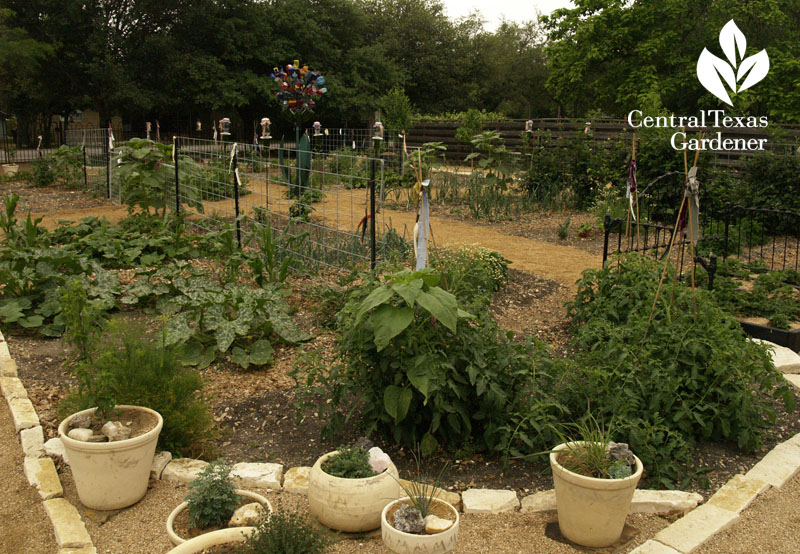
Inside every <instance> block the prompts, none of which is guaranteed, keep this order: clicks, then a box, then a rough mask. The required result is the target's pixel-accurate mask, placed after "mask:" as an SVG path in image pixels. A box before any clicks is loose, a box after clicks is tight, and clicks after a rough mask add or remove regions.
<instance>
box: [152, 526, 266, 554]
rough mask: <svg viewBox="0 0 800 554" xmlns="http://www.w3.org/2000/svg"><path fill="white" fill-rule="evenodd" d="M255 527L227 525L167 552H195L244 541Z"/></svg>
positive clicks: (179, 553) (177, 553) (180, 553)
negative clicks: (225, 527) (227, 526)
mask: <svg viewBox="0 0 800 554" xmlns="http://www.w3.org/2000/svg"><path fill="white" fill-rule="evenodd" d="M255 529H256V528H255V527H229V528H228V529H220V530H219V531H211V532H210V533H206V534H204V535H199V536H197V537H195V538H193V539H190V540H188V541H186V542H184V543H181V544H179V545H178V546H176V547H175V548H173V549H172V550H170V551H169V552H168V553H167V554H197V553H198V552H202V551H203V550H205V549H206V548H210V547H212V546H219V545H221V544H232V543H238V542H244V541H245V539H246V538H247V537H248V536H249V535H250V533H252V532H253V531H255Z"/></svg>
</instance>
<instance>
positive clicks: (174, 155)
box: [172, 136, 181, 215]
mask: <svg viewBox="0 0 800 554" xmlns="http://www.w3.org/2000/svg"><path fill="white" fill-rule="evenodd" d="M172 158H173V160H172V161H173V162H175V215H180V214H181V188H180V178H179V176H178V137H175V136H173V137H172Z"/></svg>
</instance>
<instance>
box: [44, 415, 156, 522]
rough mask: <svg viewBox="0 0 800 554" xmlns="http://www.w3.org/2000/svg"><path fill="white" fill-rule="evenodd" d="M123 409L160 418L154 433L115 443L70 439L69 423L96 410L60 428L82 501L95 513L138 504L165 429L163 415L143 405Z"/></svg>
mask: <svg viewBox="0 0 800 554" xmlns="http://www.w3.org/2000/svg"><path fill="white" fill-rule="evenodd" d="M117 408H119V409H125V410H138V411H144V412H147V413H150V414H152V415H154V416H156V418H157V423H156V426H155V427H154V428H153V429H151V430H150V431H148V432H146V433H144V434H143V435H139V436H138V437H134V438H132V439H126V440H121V441H114V442H83V441H77V440H74V439H71V438H69V437H68V436H67V432H68V431H69V423H70V421H71V420H72V418H73V417H75V416H77V415H80V414H90V415H91V414H94V411H95V408H90V409H88V410H83V411H81V412H78V413H76V414H72V415H71V416H69V417H68V418H66V419H65V420H64V421H62V422H61V424H60V425H59V426H58V434H59V437H60V438H61V442H63V443H64V450H66V453H67V457H68V459H69V465H70V467H71V468H72V475H73V477H74V478H75V486H76V488H77V489H78V498H80V500H81V503H82V504H83V505H84V506H86V507H87V508H92V509H93V510H118V509H120V508H126V507H128V506H130V505H131V504H135V503H136V502H138V501H139V500H141V498H142V497H143V496H144V495H145V493H146V492H147V483H148V481H149V479H150V466H151V465H152V463H153V455H154V454H155V450H156V443H157V442H158V435H159V433H161V428H162V427H163V426H164V420H163V418H162V417H161V415H160V414H159V413H158V412H156V411H154V410H151V409H149V408H142V407H140V406H117Z"/></svg>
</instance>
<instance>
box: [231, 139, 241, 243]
mask: <svg viewBox="0 0 800 554" xmlns="http://www.w3.org/2000/svg"><path fill="white" fill-rule="evenodd" d="M237 146H238V144H237V143H235V142H234V143H233V149H232V150H231V170H233V209H234V210H235V211H234V214H235V217H236V242H237V243H238V244H239V248H241V247H242V228H241V224H240V222H239V167H238V165H239V153H238V151H237V150H238V149H237Z"/></svg>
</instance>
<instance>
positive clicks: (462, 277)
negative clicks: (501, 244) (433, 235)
mask: <svg viewBox="0 0 800 554" xmlns="http://www.w3.org/2000/svg"><path fill="white" fill-rule="evenodd" d="M431 259H432V260H434V262H435V265H436V269H437V271H439V273H440V275H441V276H442V283H443V285H444V287H445V289H446V290H447V291H449V292H451V293H452V294H453V295H455V296H456V298H457V299H458V301H459V303H461V305H463V306H466V307H467V309H468V310H475V309H481V308H483V307H486V306H487V305H488V304H489V302H491V299H492V296H493V295H494V293H495V292H496V291H498V290H500V289H501V288H502V287H503V285H505V283H506V282H507V281H508V265H509V264H510V263H511V262H510V261H509V260H506V259H505V258H503V256H502V255H501V254H499V253H498V252H494V251H491V250H488V249H487V248H483V247H481V246H479V245H472V246H461V247H459V248H457V249H453V248H438V249H434V250H433V252H432V255H431Z"/></svg>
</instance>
